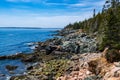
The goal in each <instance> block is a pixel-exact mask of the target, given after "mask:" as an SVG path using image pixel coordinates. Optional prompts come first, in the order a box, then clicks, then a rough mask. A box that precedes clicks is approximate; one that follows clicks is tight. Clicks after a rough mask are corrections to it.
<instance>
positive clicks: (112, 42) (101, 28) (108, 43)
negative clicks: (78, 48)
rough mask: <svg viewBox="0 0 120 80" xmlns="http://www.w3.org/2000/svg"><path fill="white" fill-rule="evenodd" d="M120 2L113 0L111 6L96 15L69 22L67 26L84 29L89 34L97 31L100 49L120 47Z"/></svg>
mask: <svg viewBox="0 0 120 80" xmlns="http://www.w3.org/2000/svg"><path fill="white" fill-rule="evenodd" d="M119 4H120V3H119V2H118V1H117V0H112V2H111V7H110V8H108V9H107V10H105V11H102V12H101V13H100V12H99V13H98V14H97V15H96V16H95V17H93V18H89V19H88V20H84V21H82V22H75V23H74V24H69V25H67V26H66V28H72V29H84V31H86V32H87V33H89V34H94V33H96V32H97V36H96V37H97V40H98V44H99V50H104V48H105V47H110V48H112V49H120V5H119Z"/></svg>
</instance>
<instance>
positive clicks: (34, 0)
mask: <svg viewBox="0 0 120 80" xmlns="http://www.w3.org/2000/svg"><path fill="white" fill-rule="evenodd" d="M6 1H7V2H24V3H28V2H39V1H41V0H6Z"/></svg>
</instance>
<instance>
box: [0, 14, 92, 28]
mask: <svg viewBox="0 0 120 80" xmlns="http://www.w3.org/2000/svg"><path fill="white" fill-rule="evenodd" d="M0 17H1V18H2V19H0V26H6V27H9V26H11V27H16V26H17V27H26V26H27V27H42V28H58V27H59V28H63V27H64V26H66V25H67V24H69V23H74V22H76V21H82V20H84V19H86V18H89V17H91V15H90V14H89V15H88V13H84V14H83V13H81V15H79V16H67V15H63V16H62V15H61V16H40V15H33V14H32V15H29V16H10V15H1V16H0Z"/></svg>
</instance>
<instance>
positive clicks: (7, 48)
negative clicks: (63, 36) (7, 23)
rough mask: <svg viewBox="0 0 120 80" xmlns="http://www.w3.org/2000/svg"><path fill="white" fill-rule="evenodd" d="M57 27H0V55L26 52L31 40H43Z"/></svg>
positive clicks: (28, 49)
mask: <svg viewBox="0 0 120 80" xmlns="http://www.w3.org/2000/svg"><path fill="white" fill-rule="evenodd" d="M55 30H57V29H0V55H9V54H15V53H19V52H28V51H30V50H31V47H28V44H29V43H31V42H37V41H44V40H46V39H49V38H52V37H53V36H51V35H52V34H53V33H54V32H53V31H55Z"/></svg>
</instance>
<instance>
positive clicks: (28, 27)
mask: <svg viewBox="0 0 120 80" xmlns="http://www.w3.org/2000/svg"><path fill="white" fill-rule="evenodd" d="M6 28H7V29H41V28H39V27H0V29H6Z"/></svg>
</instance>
